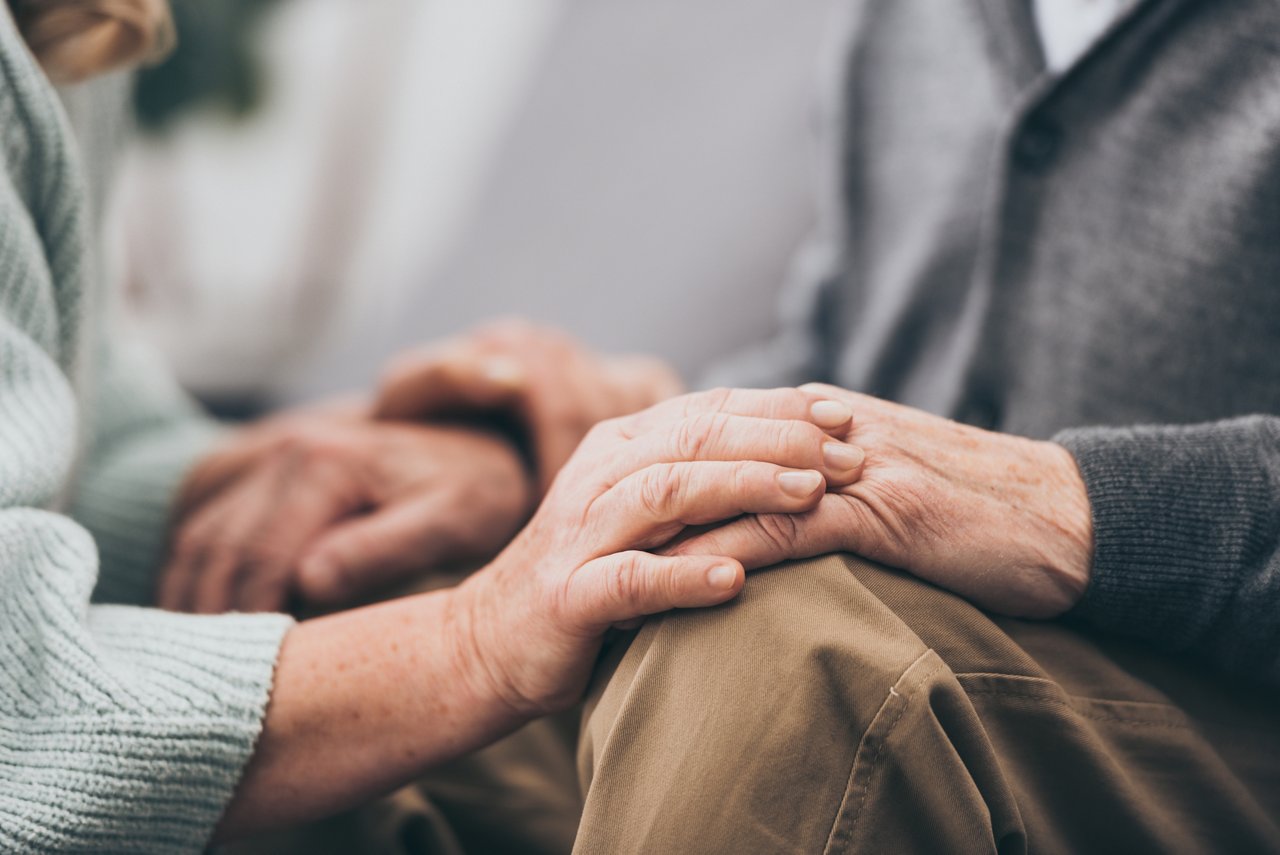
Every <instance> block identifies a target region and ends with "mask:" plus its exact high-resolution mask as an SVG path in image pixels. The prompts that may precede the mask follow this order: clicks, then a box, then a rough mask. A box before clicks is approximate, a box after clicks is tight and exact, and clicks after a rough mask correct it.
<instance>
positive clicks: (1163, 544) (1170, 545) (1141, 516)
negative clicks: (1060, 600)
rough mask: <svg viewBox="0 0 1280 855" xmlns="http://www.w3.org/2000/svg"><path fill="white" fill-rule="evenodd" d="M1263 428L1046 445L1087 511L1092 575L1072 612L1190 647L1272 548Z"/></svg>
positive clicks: (1129, 432)
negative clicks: (1068, 469)
mask: <svg viewBox="0 0 1280 855" xmlns="http://www.w3.org/2000/svg"><path fill="white" fill-rule="evenodd" d="M1267 429H1268V428H1267V426H1266V423H1265V422H1264V421H1263V420H1261V419H1240V420H1236V421H1232V422H1221V423H1216V424H1210V425H1197V426H1190V427H1150V428H1132V429H1118V428H1088V429H1080V430H1070V431H1065V432H1063V433H1061V434H1059V435H1058V436H1057V437H1055V441H1057V442H1059V443H1060V444H1062V445H1063V446H1065V447H1066V448H1067V449H1068V450H1069V451H1071V453H1072V454H1073V455H1074V456H1075V459H1076V462H1077V464H1078V465H1079V467H1080V471H1081V473H1082V475H1083V477H1084V482H1085V486H1086V487H1087V489H1088V493H1089V500H1090V502H1091V503H1092V508H1093V526H1094V540H1095V544H1096V548H1095V553H1094V562H1093V573H1092V578H1091V581H1090V584H1089V587H1088V590H1087V591H1086V592H1085V595H1084V597H1083V599H1082V600H1081V601H1080V603H1079V604H1078V605H1077V606H1076V608H1075V609H1074V610H1073V612H1072V615H1073V616H1074V617H1079V618H1081V619H1084V620H1086V621H1088V622H1090V623H1093V624H1094V625H1097V626H1099V627H1102V628H1104V629H1107V630H1110V631H1114V632H1117V633H1121V634H1125V635H1130V636H1137V637H1141V638H1144V639H1147V640H1149V641H1153V642H1156V643H1158V644H1159V645H1161V646H1163V647H1166V648H1169V649H1175V650H1182V649H1187V648H1189V647H1192V646H1194V645H1196V644H1197V643H1198V642H1200V641H1201V640H1202V639H1203V637H1204V636H1205V634H1206V633H1207V632H1208V631H1209V630H1210V629H1211V627H1212V626H1213V624H1214V623H1215V621H1216V620H1217V619H1218V617H1219V615H1220V614H1222V612H1223V610H1224V609H1226V608H1228V607H1229V605H1230V602H1231V600H1232V598H1233V597H1234V596H1235V593H1236V590H1237V588H1238V587H1239V585H1240V580H1241V578H1242V576H1243V575H1245V574H1246V573H1247V572H1250V570H1251V569H1252V568H1256V567H1257V566H1258V564H1259V562H1260V561H1262V560H1263V556H1265V555H1266V554H1267V552H1268V550H1269V549H1270V548H1271V546H1273V542H1274V539H1275V534H1276V532H1275V528H1276V525H1275V519H1274V517H1275V491H1274V487H1273V484H1272V481H1271V478H1270V477H1269V474H1268V472H1267V469H1266V466H1265V465H1264V464H1263V463H1262V461H1260V459H1259V457H1260V454H1259V448H1260V447H1265V442H1264V439H1263V437H1261V436H1260V435H1259V432H1260V431H1266V430H1267Z"/></svg>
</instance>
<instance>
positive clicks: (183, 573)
mask: <svg viewBox="0 0 1280 855" xmlns="http://www.w3.org/2000/svg"><path fill="white" fill-rule="evenodd" d="M206 558H207V555H206V554H205V553H204V552H203V551H202V550H201V549H198V548H196V547H195V546H183V545H182V544H181V542H179V543H178V544H177V545H175V547H174V548H173V550H172V551H171V552H170V555H169V558H168V560H167V561H166V562H165V566H164V569H163V570H161V571H160V577H159V582H158V584H157V586H156V605H157V606H159V607H160V608H162V609H167V610H168V611H173V612H183V611H187V610H188V608H189V603H190V600H191V594H192V591H194V589H195V580H196V579H197V578H199V574H200V571H201V570H202V569H203V567H204V563H205V560H206Z"/></svg>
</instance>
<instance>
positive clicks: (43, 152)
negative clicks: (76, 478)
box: [0, 5, 290, 853]
mask: <svg viewBox="0 0 1280 855" xmlns="http://www.w3.org/2000/svg"><path fill="white" fill-rule="evenodd" d="M0 119H3V121H0V158H3V160H2V161H0V164H2V165H3V168H0V852H24V853H27V852H36V853H40V852H144V853H145V852H157V853H158V852H166V853H169V852H198V851H200V850H202V849H203V848H204V846H205V844H206V841H207V840H208V838H209V836H210V834H211V833H212V831H213V828H214V826H215V824H216V823H217V820H218V818H219V817H220V816H221V814H222V812H223V810H224V809H225V807H226V805H227V803H228V802H229V801H230V799H231V796H232V793H233V791H234V788H235V786H236V784H237V782H238V780H239V778H240V776H241V774H242V771H243V769H244V766H245V764H246V763H247V762H248V759H249V756H250V754H251V753H252V751H253V747H254V743H255V741H256V739H257V737H258V734H259V732H260V729H261V726H262V724H261V723H262V718H263V715H264V713H265V709H266V705H267V700H268V695H269V692H270V689H271V684H272V679H273V676H274V675H273V672H274V668H275V661H276V656H277V653H278V651H279V647H280V643H281V640H282V638H283V636H284V634H285V633H286V632H287V631H288V629H289V626H290V621H289V619H288V618H287V617H284V616H281V615H231V616H224V617H194V616H186V615H177V614H168V613H163V612H159V611H154V610H147V609H138V608H129V607H124V606H92V605H90V602H89V600H90V594H91V592H92V590H93V588H94V584H95V582H96V579H97V575H98V568H99V562H98V550H97V546H96V544H95V542H94V539H93V537H92V535H91V534H90V533H89V532H88V530H86V529H85V527H84V526H82V525H80V524H79V523H78V522H76V521H75V520H73V519H72V518H71V517H70V516H67V515H65V514H61V513H57V512H55V511H54V510H52V509H53V508H56V507H58V506H59V504H60V503H61V501H62V500H63V498H64V497H65V496H66V488H67V485H68V484H69V482H70V480H71V477H72V471H73V469H74V468H75V466H74V464H75V458H76V455H77V449H78V447H79V444H80V443H79V435H80V427H81V424H82V423H83V420H84V414H83V412H82V411H81V409H80V405H79V403H78V401H77V398H76V395H75V394H74V391H73V383H72V380H71V378H72V377H73V376H74V375H75V374H76V372H77V366H78V365H79V363H80V360H79V358H78V354H79V353H80V350H79V345H78V343H79V342H80V341H81V340H82V333H83V328H84V323H83V322H82V318H83V317H84V315H85V309H84V306H85V301H84V294H85V292H84V281H85V278H86V277H85V270H84V259H85V252H84V250H85V241H84V237H83V235H84V231H85V230H84V225H83V220H84V206H83V194H82V192H80V191H79V188H78V186H77V184H78V182H77V180H76V176H75V171H74V169H73V168H72V161H71V160H70V159H69V155H68V154H67V148H68V145H67V142H66V140H67V134H66V130H65V128H64V126H63V125H62V123H61V122H60V120H59V118H58V115H57V112H56V102H55V101H54V99H53V97H52V94H51V93H50V92H49V91H48V88H47V83H46V82H45V81H44V80H43V78H42V77H41V76H40V75H39V72H38V70H37V69H35V67H34V65H33V64H32V63H31V60H30V57H29V55H27V53H26V52H25V47H24V46H23V45H22V44H21V42H20V40H19V39H18V36H17V34H16V32H15V31H14V29H13V26H12V21H11V19H10V18H9V13H8V9H7V7H5V6H3V5H0ZM137 394H138V395H141V394H142V392H141V391H139V392H138V393H137ZM135 403H136V402H135ZM129 409H130V411H131V412H135V413H136V412H141V411H142V410H143V409H145V408H141V407H139V408H136V409H135V407H134V406H133V405H130V407H129ZM166 411H168V410H166ZM180 421H181V420H180V419H176V418H175V419H174V420H172V421H170V420H169V419H168V418H159V419H158V420H156V421H154V422H153V421H151V420H149V419H148V420H144V422H145V423H132V420H131V419H123V420H121V421H119V430H120V433H119V437H118V440H119V441H118V442H112V443H109V444H108V445H110V446H112V447H113V448H114V449H117V450H116V451H113V452H112V453H111V454H109V455H106V456H105V457H104V458H103V459H104V460H107V459H110V460H113V461H114V460H119V461H122V462H121V463H119V464H118V466H117V465H116V464H112V465H109V466H105V468H104V470H103V471H106V470H112V471H119V472H134V471H137V464H135V463H133V462H129V463H126V462H124V461H126V460H129V461H137V460H140V459H143V458H144V457H145V455H147V454H149V453H159V451H157V450H156V449H154V448H153V449H151V450H150V451H148V450H147V449H146V446H147V443H146V442H145V441H144V440H143V438H142V437H144V436H145V435H146V434H147V432H148V431H147V430H145V429H143V428H145V427H147V426H148V425H151V426H153V427H156V428H157V429H156V433H155V437H159V436H161V434H163V435H164V436H166V437H170V436H177V433H173V434H170V433H169V432H168V431H167V430H166V431H159V429H158V425H159V424H161V423H165V424H170V425H177V424H178V423H179V422H180ZM134 429H142V434H141V435H140V436H139V437H138V438H137V440H136V441H135V440H134V439H130V438H126V435H129V436H131V431H132V430H134ZM183 430H184V431H185V428H184V429H183ZM171 441H172V442H173V445H174V447H189V446H186V442H185V441H180V440H178V439H172V440H171ZM161 444H163V443H161ZM192 444H193V445H194V444H195V443H194V440H192ZM104 448H105V446H104ZM126 449H127V450H128V453H125V452H126ZM167 456H168V457H169V459H175V460H176V459H181V458H182V457H183V453H181V452H179V453H168V455H167ZM173 468H174V469H176V468H181V463H178V464H175V466H174V467H173ZM142 469H143V470H148V469H149V467H148V466H146V465H142ZM150 471H152V472H153V473H154V472H158V471H159V470H158V468H156V469H150ZM170 471H172V470H170ZM162 480H163V479H162ZM98 483H99V484H103V485H106V484H107V483H108V482H106V481H99V482H98ZM116 483H117V485H118V486H116V487H115V488H114V489H115V490H116V492H115V494H114V496H111V495H109V489H110V488H108V487H106V486H103V487H99V488H98V489H99V490H100V491H101V495H102V499H101V501H107V500H108V499H111V498H113V499H114V501H116V502H119V504H120V507H125V506H127V505H130V504H131V503H132V502H133V500H134V499H135V498H136V497H133V496H129V495H127V492H128V490H130V489H132V488H131V487H130V486H128V485H127V483H126V482H124V481H118V482H116ZM162 492H163V490H161V491H159V492H157V493H152V494H151V495H159V494H160V493H162ZM90 504H94V502H93V501H90ZM103 513H105V511H104V512H103ZM99 518H100V519H101V518H102V514H99ZM130 518H131V519H132V514H131V515H130ZM104 528H105V527H104ZM152 528H153V529H154V527H152Z"/></svg>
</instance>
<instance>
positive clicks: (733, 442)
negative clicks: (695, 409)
mask: <svg viewBox="0 0 1280 855" xmlns="http://www.w3.org/2000/svg"><path fill="white" fill-rule="evenodd" d="M864 459H865V455H864V454H863V452H862V449H860V448H858V447H857V446H853V445H849V444H847V443H844V442H841V441H840V440H838V439H834V438H832V437H831V436H829V435H827V433H826V432H824V431H823V430H822V429H821V428H819V427H818V426H817V425H814V424H812V423H810V422H807V421H797V420H794V419H765V418H755V417H752V416H734V415H727V414H724V413H704V414H702V415H697V416H693V417H692V418H687V419H682V420H680V421H678V422H673V423H671V424H670V426H668V427H666V428H665V429H663V430H657V431H651V432H648V433H645V434H643V435H641V436H639V437H637V438H636V439H635V440H634V441H633V442H631V443H628V444H627V445H626V446H625V447H624V449H623V453H619V454H615V455H613V458H612V459H611V460H610V461H609V462H608V463H607V464H606V465H607V466H608V467H609V468H608V470H607V471H608V473H609V474H610V475H611V476H613V477H615V478H619V479H620V478H622V477H625V476H626V475H627V474H629V473H630V472H633V471H636V470H637V469H639V468H640V467H642V466H646V465H651V464H654V463H676V462H679V461H683V460H688V461H695V460H725V461H732V460H759V461H763V462H766V463H775V464H777V465H779V466H785V467H788V468H790V469H816V470H817V471H819V472H821V473H822V474H823V477H824V478H825V479H826V481H827V485H828V486H845V485H848V484H852V483H853V482H854V481H856V480H857V479H858V477H859V476H860V475H861V474H862V464H863V462H864Z"/></svg>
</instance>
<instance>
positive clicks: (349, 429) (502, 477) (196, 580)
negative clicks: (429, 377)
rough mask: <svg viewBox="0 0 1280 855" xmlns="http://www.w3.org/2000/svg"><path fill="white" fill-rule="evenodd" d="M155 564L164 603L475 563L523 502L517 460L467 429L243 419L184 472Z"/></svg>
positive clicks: (261, 597) (356, 591)
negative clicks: (167, 545)
mask: <svg viewBox="0 0 1280 855" xmlns="http://www.w3.org/2000/svg"><path fill="white" fill-rule="evenodd" d="M189 481H190V483H189V484H188V486H187V489H186V490H184V495H183V497H182V500H181V502H180V511H179V515H178V517H177V519H176V521H175V528H174V535H173V546H172V550H171V556H170V559H169V562H168V564H167V566H166V567H165V568H164V570H163V571H162V573H161V577H160V584H159V589H158V603H159V605H160V606H161V607H163V608H168V609H174V610H183V611H196V612H204V613H216V612H223V611H227V610H237V611H271V610H279V609H281V608H284V607H285V606H286V604H287V603H288V602H289V600H290V599H291V598H293V597H295V596H297V597H300V598H301V599H303V600H306V601H308V602H312V603H320V604H326V605H332V604H336V603H339V602H345V601H349V600H351V599H352V598H358V597H361V596H365V595H367V594H369V593H370V592H374V591H377V590H379V589H382V588H384V587H385V586H387V585H389V584H392V583H396V582H400V581H403V580H404V579H405V578H406V577H407V576H409V575H410V574H413V573H420V572H423V571H426V570H431V569H435V568H439V567H442V566H450V565H454V564H457V563H459V562H463V561H469V562H478V561H480V560H483V559H485V558H488V557H489V556H491V555H493V554H495V553H496V552H497V551H498V550H499V549H501V548H502V547H503V546H504V545H505V544H506V543H507V541H508V540H509V539H510V538H511V536H512V535H514V534H515V532H516V530H517V529H518V528H519V526H520V524H521V523H522V522H524V520H525V519H526V518H527V516H528V514H529V512H530V510H531V508H532V487H531V483H530V478H529V475H528V474H527V472H526V470H525V467H524V464H523V461H522V460H521V459H520V456H519V454H518V453H517V452H516V450H515V449H514V447H512V446H511V444H510V443H509V442H507V441H506V440H504V439H502V438H500V437H498V436H496V435H493V434H489V433H487V432H484V431H482V430H479V429H475V428H461V427H452V426H445V425H436V426H431V425H413V424H397V423H392V422H374V421H370V420H368V419H367V418H359V417H358V416H357V414H356V413H354V412H350V413H348V412H342V413H334V412H325V413H302V414H293V415H288V416H285V417H282V418H278V419H275V420H272V421H269V422H267V423H264V424H263V425H261V426H257V427H251V428H248V429H247V430H246V431H245V432H244V434H243V435H242V436H238V437H234V438H233V439H232V440H231V442H230V443H229V444H228V445H227V446H226V447H224V448H222V449H220V450H218V451H216V452H214V453H213V454H212V455H210V457H209V458H208V459H207V460H206V461H205V462H204V463H203V464H201V465H198V466H197V467H196V470H195V472H193V474H192V476H191V478H190V479H189Z"/></svg>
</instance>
